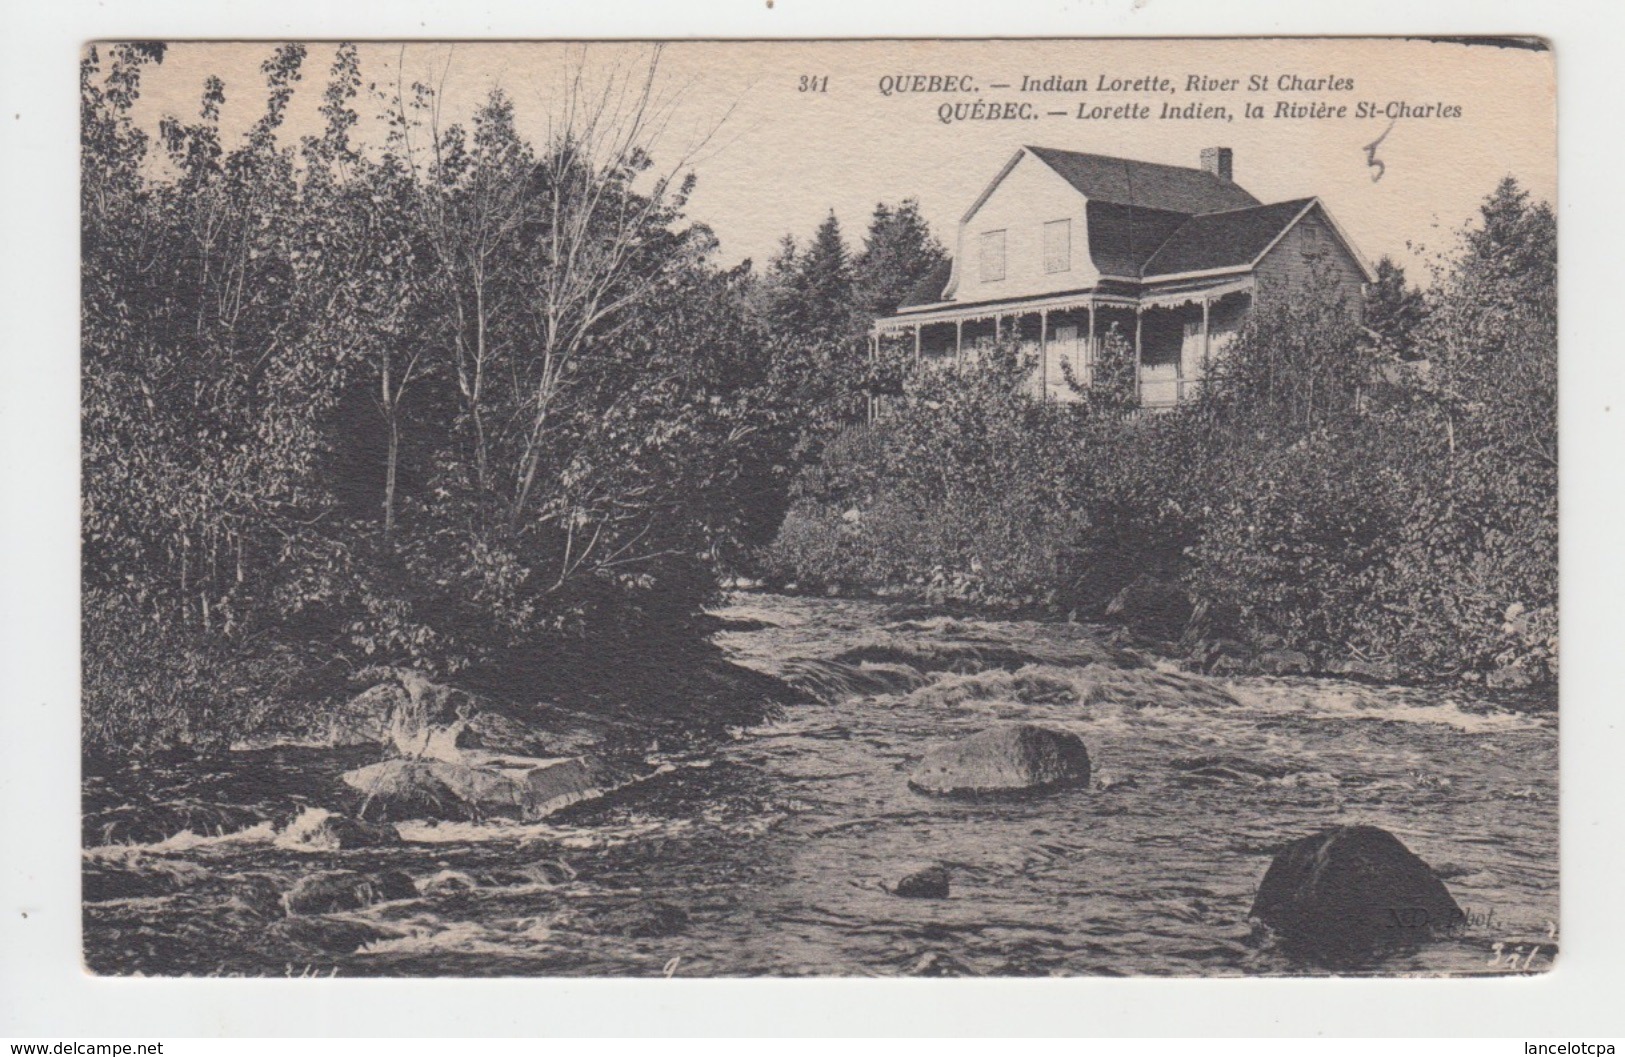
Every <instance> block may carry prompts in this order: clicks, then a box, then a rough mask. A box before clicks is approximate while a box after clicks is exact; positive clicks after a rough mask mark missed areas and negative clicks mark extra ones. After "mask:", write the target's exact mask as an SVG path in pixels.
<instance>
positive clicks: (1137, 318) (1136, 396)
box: [1134, 305, 1145, 404]
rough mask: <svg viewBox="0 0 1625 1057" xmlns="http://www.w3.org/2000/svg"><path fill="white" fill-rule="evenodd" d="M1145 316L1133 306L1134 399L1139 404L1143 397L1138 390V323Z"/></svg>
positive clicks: (1142, 310)
mask: <svg viewBox="0 0 1625 1057" xmlns="http://www.w3.org/2000/svg"><path fill="white" fill-rule="evenodd" d="M1144 315H1145V309H1144V308H1142V307H1141V306H1139V305H1135V306H1134V399H1135V400H1136V401H1139V402H1140V403H1141V404H1144V402H1145V395H1144V393H1142V392H1141V390H1140V357H1141V349H1140V323H1141V319H1142V317H1143V316H1144Z"/></svg>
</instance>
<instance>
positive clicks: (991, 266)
mask: <svg viewBox="0 0 1625 1057" xmlns="http://www.w3.org/2000/svg"><path fill="white" fill-rule="evenodd" d="M981 248H982V254H981V260H982V282H984V283H992V282H997V281H999V280H1000V279H1003V278H1004V232H1003V230H999V231H985V232H983V233H982V247H981Z"/></svg>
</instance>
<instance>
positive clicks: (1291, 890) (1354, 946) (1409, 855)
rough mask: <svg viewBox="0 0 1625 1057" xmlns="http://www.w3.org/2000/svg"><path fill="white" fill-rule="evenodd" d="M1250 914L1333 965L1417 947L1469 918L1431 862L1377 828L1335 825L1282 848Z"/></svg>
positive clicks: (1306, 952) (1271, 864) (1259, 890)
mask: <svg viewBox="0 0 1625 1057" xmlns="http://www.w3.org/2000/svg"><path fill="white" fill-rule="evenodd" d="M1249 916H1251V917H1256V918H1258V919H1259V920H1260V921H1262V922H1264V924H1266V925H1268V926H1270V928H1272V929H1274V930H1275V931H1276V933H1277V934H1278V935H1279V936H1280V937H1281V938H1282V939H1283V940H1284V941H1285V942H1286V944H1287V945H1288V946H1289V947H1294V948H1297V949H1298V950H1299V951H1300V952H1301V953H1304V954H1307V955H1309V956H1311V957H1319V958H1322V959H1333V960H1337V959H1347V958H1358V957H1362V956H1364V955H1367V954H1370V953H1372V952H1373V951H1375V950H1376V949H1378V948H1380V947H1385V946H1389V945H1394V944H1405V943H1410V942H1415V941H1418V940H1421V939H1424V938H1426V936H1427V935H1428V934H1429V932H1430V931H1431V930H1432V929H1436V928H1441V927H1444V928H1448V927H1451V926H1453V925H1459V924H1460V923H1461V922H1462V921H1463V920H1464V916H1463V914H1462V911H1461V908H1460V907H1459V906H1457V905H1456V901H1455V900H1454V899H1453V898H1451V895H1450V890H1449V889H1447V888H1446V887H1445V886H1444V882H1443V881H1441V880H1439V878H1438V877H1437V875H1435V874H1434V872H1433V871H1432V870H1431V869H1429V868H1428V864H1427V863H1425V862H1423V861H1422V860H1421V859H1420V858H1418V857H1417V855H1416V853H1415V852H1412V851H1411V850H1410V849H1409V848H1407V847H1405V845H1404V844H1403V843H1401V841H1400V840H1399V838H1398V837H1395V836H1394V835H1393V834H1392V833H1389V832H1388V831H1387V830H1383V829H1378V828H1377V827H1376V826H1336V827H1333V828H1331V829H1327V830H1323V831H1321V832H1320V833H1316V834H1314V835H1313V836H1309V837H1304V838H1303V839H1302V840H1297V841H1293V842H1292V843H1291V844H1289V845H1287V846H1286V847H1285V848H1283V849H1281V851H1280V852H1279V853H1277V854H1276V856H1275V861H1273V862H1272V863H1270V868H1269V870H1268V871H1266V872H1265V874H1264V880H1263V882H1262V883H1261V884H1260V885H1259V887H1258V896H1257V898H1256V899H1254V900H1253V908H1252V911H1251V912H1250V915H1249Z"/></svg>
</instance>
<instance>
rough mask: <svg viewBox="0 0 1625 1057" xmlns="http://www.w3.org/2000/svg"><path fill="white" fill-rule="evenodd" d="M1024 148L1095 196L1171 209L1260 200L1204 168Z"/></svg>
mask: <svg viewBox="0 0 1625 1057" xmlns="http://www.w3.org/2000/svg"><path fill="white" fill-rule="evenodd" d="M1025 149H1026V150H1027V151H1028V152H1030V153H1031V154H1032V155H1033V156H1034V157H1035V158H1038V159H1039V160H1040V161H1042V162H1043V163H1044V164H1046V165H1048V166H1049V167H1050V168H1051V169H1054V170H1055V171H1056V173H1058V174H1059V175H1060V177H1061V178H1062V179H1063V180H1065V181H1066V182H1067V183H1069V184H1071V185H1072V186H1073V187H1075V188H1077V190H1078V191H1079V192H1080V193H1082V194H1083V195H1084V196H1085V197H1087V198H1089V199H1092V200H1094V201H1097V202H1113V203H1116V204H1117V205H1125V206H1138V207H1140V208H1144V209H1161V210H1166V211H1168V212H1171V213H1213V212H1217V211H1219V210H1226V209H1241V208H1245V207H1246V206H1255V205H1257V204H1258V199H1256V198H1254V197H1253V196H1252V195H1250V194H1248V193H1247V192H1246V191H1245V190H1243V189H1242V188H1241V187H1240V186H1239V185H1237V184H1235V183H1233V182H1231V181H1229V180H1226V179H1223V178H1221V177H1220V176H1219V175H1218V174H1216V173H1210V172H1208V171H1207V170H1205V169H1188V168H1185V167H1184V166H1180V165H1160V164H1158V163H1156V162H1148V161H1136V160H1135V159H1133V158H1113V157H1111V156H1109V155H1105V154H1084V153H1081V152H1079V151H1070V150H1056V149H1055V148H1054V147H1027V148H1025Z"/></svg>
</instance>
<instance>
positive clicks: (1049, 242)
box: [1044, 220, 1072, 272]
mask: <svg viewBox="0 0 1625 1057" xmlns="http://www.w3.org/2000/svg"><path fill="white" fill-rule="evenodd" d="M1044 270H1045V271H1046V272H1069V271H1071V270H1072V221H1070V220H1051V221H1049V222H1047V223H1046V224H1045V225H1044Z"/></svg>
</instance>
